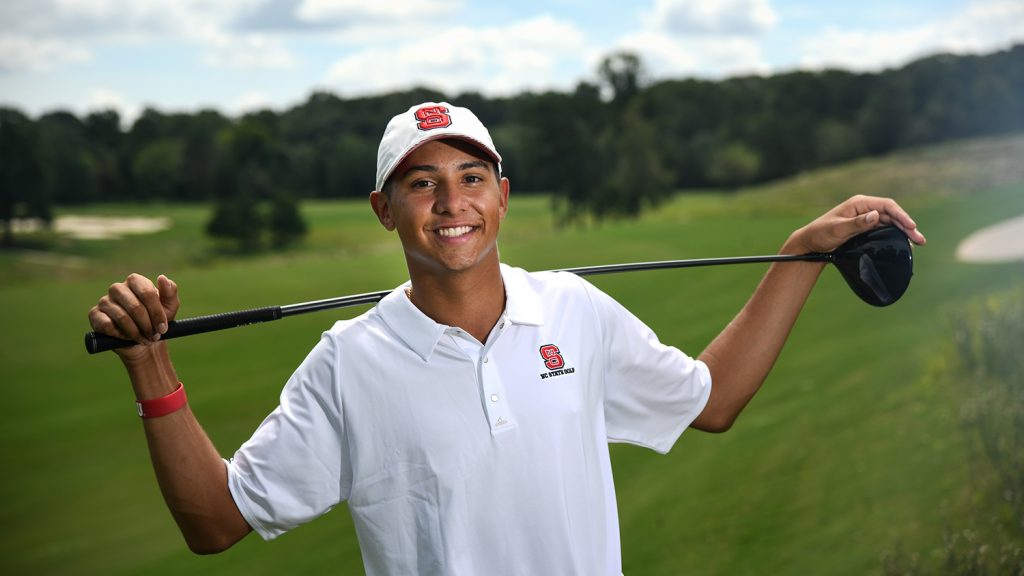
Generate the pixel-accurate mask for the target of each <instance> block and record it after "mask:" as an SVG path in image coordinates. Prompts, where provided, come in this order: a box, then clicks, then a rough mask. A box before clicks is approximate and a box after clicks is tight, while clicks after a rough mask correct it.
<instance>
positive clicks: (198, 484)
mask: <svg viewBox="0 0 1024 576" xmlns="http://www.w3.org/2000/svg"><path fill="white" fill-rule="evenodd" d="M508 200H509V181H508V179H506V178H503V177H502V176H501V156H500V155H499V154H498V152H497V150H496V149H495V147H494V144H493V143H492V141H491V138H490V136H489V134H488V133H487V130H486V128H484V126H483V125H482V124H480V122H479V121H478V120H477V118H476V117H475V116H474V115H473V114H472V113H471V112H470V111H469V110H466V109H463V108H458V107H455V106H452V105H450V104H447V103H426V104H422V105H419V106H414V107H412V108H410V109H409V110H408V111H406V112H404V113H402V114H399V115H398V116H396V117H395V118H394V119H392V121H391V122H390V123H389V124H388V127H387V129H386V130H385V133H384V136H383V138H382V140H381V144H380V150H379V154H378V164H377V180H376V190H374V191H373V192H372V193H371V194H370V205H371V206H372V208H373V211H374V213H375V214H376V215H377V218H378V219H379V220H380V222H381V224H382V225H383V226H384V227H385V228H387V229H388V230H393V231H396V232H397V233H398V237H399V239H400V240H401V243H402V247H403V249H404V252H405V257H406V262H407V265H408V269H409V278H410V281H409V282H408V283H406V284H405V285H403V286H400V287H398V288H396V289H395V291H393V292H392V293H391V294H390V295H388V296H387V297H386V298H384V299H383V300H382V301H381V302H380V303H379V304H378V305H377V306H376V307H374V308H373V309H372V310H370V311H369V312H367V313H365V314H363V315H362V316H360V317H358V318H355V319H352V320H347V321H341V322H338V323H337V324H336V325H335V326H334V327H333V328H332V329H331V330H329V331H327V332H325V333H324V335H323V337H322V339H321V341H320V343H319V344H317V346H316V347H315V348H314V349H313V350H312V352H311V353H310V354H309V356H308V357H307V358H306V360H305V361H304V362H303V363H302V365H301V366H300V367H299V368H298V369H297V370H296V371H295V373H294V374H293V375H292V377H291V378H290V379H289V381H288V383H287V385H286V386H285V388H284V391H283V392H282V394H281V404H280V406H279V407H278V408H277V409H276V410H275V411H274V412H273V413H271V414H270V416H268V417H267V419H266V420H265V421H264V422H263V424H262V425H261V426H260V427H259V429H258V430H257V431H256V432H255V433H254V435H253V437H252V438H251V439H250V440H249V441H248V442H246V443H245V444H244V445H243V446H242V447H241V448H239V450H238V451H237V452H236V453H235V455H234V457H233V458H232V459H231V460H222V459H221V457H220V456H219V454H218V453H217V451H216V450H215V449H214V447H213V445H212V444H211V442H210V441H209V439H208V438H207V437H206V435H205V434H204V433H203V431H202V429H201V427H200V426H199V424H198V422H197V421H196V419H195V418H194V417H193V415H192V413H191V412H190V410H189V409H188V406H187V403H186V402H185V399H184V391H183V388H182V387H181V384H179V382H178V380H177V377H176V376H175V372H174V368H173V366H172V365H171V361H170V357H169V354H168V351H167V348H166V345H165V344H164V343H163V342H161V341H160V334H161V333H162V332H163V331H164V330H165V329H166V322H167V321H168V320H170V319H173V318H174V316H175V314H176V313H177V310H178V306H179V301H178V296H177V287H176V286H175V284H174V283H173V282H172V281H171V280H169V279H168V278H166V277H165V276H160V277H159V278H158V279H157V282H156V284H155V285H154V284H153V282H151V281H150V280H148V279H146V278H143V277H141V276H138V275H131V276H129V277H128V278H127V280H125V282H122V283H117V284H114V285H113V286H111V288H110V290H109V293H108V294H107V295H106V296H104V297H103V298H101V299H100V301H99V303H98V304H97V306H95V307H94V308H93V309H92V310H91V311H90V314H89V318H90V321H91V324H92V327H93V329H94V330H96V331H99V332H103V333H106V334H110V335H113V336H118V337H122V338H128V339H131V340H135V341H137V342H138V343H139V344H138V345H137V346H134V347H131V348H127V349H121V350H119V351H118V354H119V355H120V357H121V359H122V361H123V362H124V365H125V367H126V368H127V371H128V374H129V376H130V378H131V381H132V385H133V387H134V389H135V393H136V395H137V398H139V400H140V403H139V404H140V415H142V416H143V418H144V426H145V430H146V435H147V438H148V441H149V445H150V451H151V454H152V459H153V465H154V468H155V470H156V473H157V478H158V480H159V483H160V486H161V489H162V491H163V493H164V496H165V499H166V501H167V504H168V507H169V508H170V510H171V512H172V514H173V515H174V517H175V520H176V521H177V522H178V524H179V526H180V528H181V531H182V533H183V534H184V536H185V539H186V541H187V542H188V544H189V546H190V547H191V548H192V549H193V550H194V551H196V552H200V553H205V552H215V551H219V550H223V549H225V548H227V547H229V546H231V545H232V544H233V543H235V542H236V541H238V540H239V539H241V538H242V537H244V536H245V535H246V534H247V533H248V532H250V531H251V530H256V531H257V532H258V533H259V534H260V535H261V536H262V537H264V538H267V539H269V538H274V537H276V536H278V535H280V534H281V533H283V532H285V531H287V530H289V529H290V528H293V527H295V526H297V525H299V524H301V523H303V522H306V521H309V520H311V519H313V518H315V517H317V516H319V515H320V514H323V513H324V512H326V511H328V510H329V509H330V508H331V507H333V506H334V505H336V504H338V503H340V502H342V501H346V502H347V503H348V507H349V510H350V511H351V513H352V516H353V519H354V522H355V526H356V531H357V534H358V537H359V541H360V546H361V549H362V552H363V559H364V563H365V566H366V571H367V573H368V574H413V573H415V574H481V573H491V574H582V575H595V574H607V575H617V574H620V572H621V559H620V555H619V539H618V538H619V534H618V519H617V516H616V505H615V493H614V486H613V484H612V477H611V466H610V463H609V455H608V446H607V444H608V442H631V443H634V444H638V445H641V446H646V447H649V448H651V449H654V450H657V451H659V452H667V451H668V450H669V449H670V448H671V447H672V445H673V443H674V442H675V441H676V439H677V438H678V437H679V435H680V434H681V433H682V432H683V430H684V429H685V428H687V427H688V426H689V427H694V428H697V429H701V430H707V431H724V430H726V429H728V428H729V427H730V426H731V424H732V422H733V421H734V420H735V418H736V416H737V415H738V414H739V412H740V411H741V410H742V409H743V407H744V406H745V405H746V403H747V402H748V401H749V400H750V398H751V397H752V396H753V395H754V393H755V392H756V391H757V389H758V388H759V386H760V385H761V382H762V381H763V380H764V378H765V377H766V376H767V374H768V372H769V370H770V369H771V366H772V364H773V363H774V361H775V359H776V357H777V356H778V354H779V352H780V350H781V349H782V345H783V343H784V341H785V339H786V337H787V335H788V334H789V331H790V329H791V327H792V325H793V323H794V322H795V320H796V317H797V314H798V313H799V311H800V309H801V307H802V306H803V304H804V301H805V300H806V297H807V295H808V294H809V292H810V290H811V288H812V286H813V285H814V283H815V281H816V279H817V277H818V274H819V273H820V272H821V269H822V268H823V267H824V264H821V263H807V262H795V263H785V264H775V265H774V266H772V267H771V269H770V270H769V271H768V273H767V274H766V275H765V277H764V279H763V280H762V282H761V284H760V285H759V286H758V288H757V289H756V291H755V293H754V295H753V296H752V297H751V299H750V301H749V302H748V303H747V304H746V305H745V306H744V308H743V309H742V311H741V312H740V313H739V315H738V316H737V317H736V318H735V319H734V320H733V321H732V322H731V323H730V324H729V325H728V326H727V327H726V328H725V329H724V330H723V332H722V333H721V334H720V335H719V336H718V337H716V338H715V340H714V341H713V342H711V344H710V345H709V346H708V347H707V349H706V350H704V351H703V352H702V353H701V354H700V355H699V356H698V358H697V359H693V358H691V357H689V356H687V355H685V354H684V353H682V352H680V351H679V350H677V349H675V348H672V347H669V346H666V345H664V344H662V343H660V342H659V341H658V339H657V338H656V336H655V335H654V334H653V333H652V332H651V331H650V329H648V328H647V327H646V326H645V325H644V324H643V323H642V322H641V321H640V320H639V319H637V318H636V317H634V316H633V315H632V314H631V313H629V311H627V310H625V309H624V308H623V307H622V306H621V305H619V304H618V303H617V302H615V301H614V300H612V299H611V298H610V297H609V296H607V295H605V294H604V293H602V292H601V291H599V290H597V289H596V288H594V287H593V286H592V285H590V284H589V283H587V282H586V281H584V280H582V279H580V278H578V277H576V276H574V275H571V274H565V273H539V274H530V273H527V272H524V271H523V270H519V269H514V268H510V267H507V266H505V265H503V264H501V263H500V261H499V257H498V248H497V237H498V230H499V228H500V225H501V221H502V220H503V219H504V217H505V215H506V213H507V211H508ZM881 224H895V225H897V226H899V227H900V228H902V229H903V230H904V231H906V232H907V234H908V235H909V236H910V238H911V240H913V241H914V242H917V243H919V244H920V243H924V241H925V240H924V237H923V236H921V234H920V233H919V232H918V231H917V229H916V224H915V223H914V221H913V220H911V218H910V217H909V216H908V215H907V214H906V213H905V212H904V211H903V210H902V209H901V208H900V207H899V206H898V205H897V204H896V203H895V202H893V201H892V200H887V199H881V198H868V197H855V198H851V199H850V200H848V201H846V202H844V203H842V204H840V205H839V206H837V207H836V208H834V209H833V210H831V211H829V212H828V213H826V214H825V215H823V216H822V217H820V218H818V219H817V220H815V221H813V222H811V223H810V224H808V225H807V226H805V227H803V228H801V229H800V230H797V231H796V232H794V233H793V234H792V235H791V236H790V237H789V239H788V240H787V241H786V243H785V244H784V245H783V247H782V251H783V252H784V253H803V252H812V251H813V252H828V251H832V250H834V249H835V248H836V247H838V246H839V245H840V244H842V243H843V242H844V241H845V240H846V239H848V238H849V237H851V236H853V235H855V234H857V233H860V232H863V231H866V230H868V229H871V228H873V227H875V226H878V225H881Z"/></svg>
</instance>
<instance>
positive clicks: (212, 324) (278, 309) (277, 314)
mask: <svg viewBox="0 0 1024 576" xmlns="http://www.w3.org/2000/svg"><path fill="white" fill-rule="evenodd" d="M831 258H832V255H831V254H827V253H817V252H812V253H809V254H789V255H787V254H779V255H774V256H737V257H732V258H697V259H690V260H664V261H659V262H632V263H628V264H607V265H603V266H583V267H579V268H565V269H561V270H553V272H569V273H572V274H576V275H577V276H596V275H598V274H613V273H616V272H638V271H641V270H664V269H669V268H696V267H700V266H720V265H724V264H753V263H760V262H793V261H803V262H828V261H829V260H831ZM390 292H391V290H384V291H381V292H367V293H366V294H355V295H352V296H341V297H338V298H327V299H325V300H314V301H311V302H300V303H298V304H288V305H285V306H267V307H265V308H255V309H252V310H240V311H237V312H225V313H222V314H211V315H209V316H197V317H195V318H186V319H184V320H172V321H170V322H168V323H167V332H165V333H164V334H162V335H161V336H160V338H161V339H162V340H169V339H171V338H181V337H182V336H191V335H193V334H202V333H205V332H214V331H217V330H225V329H227V328H236V327H238V326H246V325H248V324H256V323H259V322H269V321H272V320H280V319H281V318H287V317H288V316H295V315H298V314H308V313H310V312H319V311H322V310H333V309H336V308H347V307H349V306H359V305H361V304H375V303H377V302H379V301H380V300H381V299H382V298H384V297H385V296H387V295H388V294H389V293H390ZM135 344H136V343H135V342H133V341H131V340H123V339H121V338H115V337H113V336H107V335H105V334H98V333H96V332H89V333H87V334H86V335H85V348H86V350H88V352H89V354H96V353H97V352H103V351H106V350H113V349H115V348H124V347H127V346H134V345H135Z"/></svg>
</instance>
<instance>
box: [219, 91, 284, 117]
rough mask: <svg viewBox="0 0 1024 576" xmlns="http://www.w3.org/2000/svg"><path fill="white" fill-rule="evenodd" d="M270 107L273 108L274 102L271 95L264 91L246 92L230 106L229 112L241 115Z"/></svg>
mask: <svg viewBox="0 0 1024 576" xmlns="http://www.w3.org/2000/svg"><path fill="white" fill-rule="evenodd" d="M268 108H273V102H272V101H271V99H270V97H269V96H267V95H266V94H264V93H262V92H246V93H245V94H243V95H242V96H241V97H240V98H238V100H236V101H235V103H234V104H231V105H229V106H228V110H227V113H228V114H231V115H234V116H241V115H243V114H246V113H248V112H256V111H258V110H266V109H268Z"/></svg>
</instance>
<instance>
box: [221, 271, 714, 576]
mask: <svg viewBox="0 0 1024 576" xmlns="http://www.w3.org/2000/svg"><path fill="white" fill-rule="evenodd" d="M501 273H502V278H503V280H504V283H505V292H506V309H505V312H504V314H503V315H502V317H501V319H500V320H499V321H498V323H497V324H496V325H495V327H494V329H493V331H492V332H491V334H490V336H489V337H488V338H487V341H486V342H485V343H483V344H482V345H481V344H480V343H479V342H476V341H475V340H474V339H472V338H471V337H469V336H468V335H466V334H463V333H461V331H459V330H458V329H455V328H451V327H447V326H443V325H440V324H437V323H436V322H434V321H433V320H431V319H430V318H428V317H427V316H425V315H424V314H423V313H422V312H420V311H419V310H418V309H417V308H416V307H415V306H413V305H412V303H411V302H410V301H409V300H408V298H407V297H406V296H405V293H404V286H402V287H399V288H397V289H396V290H395V291H394V292H392V293H391V294H389V295H388V296H387V297H385V298H384V299H383V300H382V301H381V302H380V303H379V304H378V305H377V306H376V307H374V308H373V309H372V310H370V311H368V312H367V313H365V314H363V315H361V316H359V317H358V318H355V319H352V320H347V321H342V322H338V323H337V324H335V326H334V327H333V328H332V329H331V330H329V331H327V332H325V333H324V335H323V338H322V339H321V340H320V342H319V344H317V346H316V347H315V348H314V349H313V350H312V352H310V354H309V356H308V357H307V358H306V359H305V360H304V361H303V363H302V365H301V366H299V368H298V369H297V370H296V372H295V373H294V374H293V375H292V377H291V378H290V379H289V381H288V383H287V385H286V386H285V388H284V390H283V392H282V394H281V404H280V406H279V407H278V408H277V409H276V410H274V412H272V413H271V414H270V416H268V417H267V419H266V420H265V421H264V422H263V423H262V424H261V425H260V427H259V429H258V430H256V432H255V434H254V435H253V437H252V438H251V439H250V440H249V441H248V442H246V443H245V444H244V445H242V447H241V448H240V449H239V450H238V452H236V453H235V456H234V458H233V459H232V460H231V461H229V462H228V472H229V485H230V489H231V493H232V495H233V496H234V499H235V501H236V503H237V504H238V508H239V510H240V511H241V513H242V515H243V516H244V517H245V519H246V521H248V522H249V524H250V525H251V526H252V527H253V529H255V530H256V531H257V532H258V533H259V534H260V535H261V536H262V537H263V538H265V539H270V538H274V537H276V536H278V535H280V534H282V533H283V532H285V531H287V530H289V529H291V528H294V527H296V526H298V525H300V524H302V523H304V522H307V521H309V520H311V519H313V518H316V517H317V516H320V515H321V514H323V513H325V512H327V511H328V510H330V509H331V508H332V507H333V506H335V505H336V504H338V503H339V502H342V501H347V502H348V507H349V510H350V512H351V514H352V517H353V520H354V524H355V528H356V533H357V534H358V537H359V544H360V548H361V550H362V555H363V562H364V564H365V567H366V573H367V574H369V575H371V576H373V575H383V574H388V575H392V574H446V575H449V574H451V575H463V574H464V575H478V574H490V575H505V574H509V575H512V574H516V575H518V574H521V575H530V576H535V575H537V574H560V575H561V574H578V575H586V576H591V575H602V574H606V575H615V576H618V575H619V574H620V573H621V569H622V568H621V563H622V562H621V558H620V550H619V527H618V516H617V513H616V504H615V490H614V486H613V484H612V472H611V465H610V461H609V455H608V442H609V441H611V442H630V443H634V444H639V445H641V446H646V447H648V448H651V449H654V450H657V451H659V452H667V451H668V450H669V448H671V446H672V445H673V443H674V442H675V441H676V439H677V438H678V437H679V435H680V434H681V433H682V432H683V430H684V429H685V428H686V427H687V426H688V425H689V424H690V422H691V421H692V420H693V419H694V418H695V417H696V416H697V415H698V414H700V412H701V410H702V409H703V408H704V405H705V403H706V402H707V399H708V395H709V394H710V390H711V378H710V375H709V373H708V370H707V367H706V366H704V364H703V363H701V362H700V361H696V360H693V359H691V358H690V357H688V356H686V355H685V354H683V353H682V352H680V351H679V350H677V349H675V348H672V347H668V346H665V345H663V344H661V343H660V342H659V341H658V340H657V338H656V337H655V335H654V333H653V332H652V331H651V330H650V329H649V328H648V327H647V326H645V325H644V324H643V323H642V322H640V320H638V319H637V318H636V317H635V316H633V315H632V314H631V313H630V312H629V311H627V310H626V309H625V308H623V307H622V306H621V305H619V304H618V303H617V302H615V301H614V300H612V299H611V298H610V297H609V296H607V295H606V294H604V293H603V292H601V291H600V290H598V289H596V288H595V287H594V286H592V285H591V284H589V283H588V282H586V281H585V280H583V279H581V278H578V277H577V276H575V275H572V274H567V273H536V274H529V273H526V272H524V271H523V270H520V269H516V268H510V267H507V266H505V265H502V269H501Z"/></svg>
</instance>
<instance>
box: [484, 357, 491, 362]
mask: <svg viewBox="0 0 1024 576" xmlns="http://www.w3.org/2000/svg"><path fill="white" fill-rule="evenodd" d="M488 362H490V357H489V356H484V364H487V363H488Z"/></svg>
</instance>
